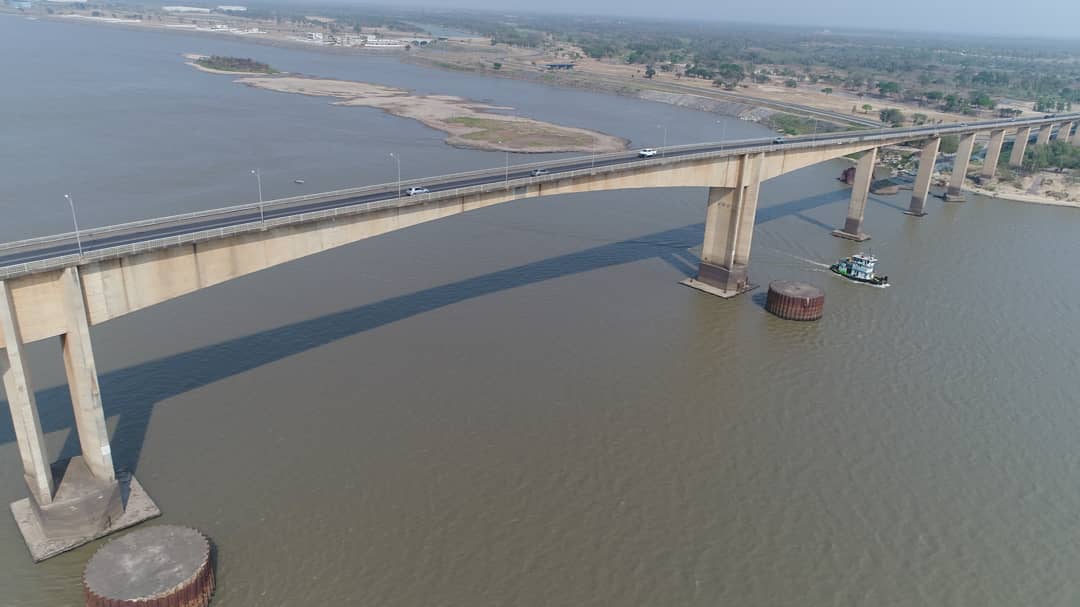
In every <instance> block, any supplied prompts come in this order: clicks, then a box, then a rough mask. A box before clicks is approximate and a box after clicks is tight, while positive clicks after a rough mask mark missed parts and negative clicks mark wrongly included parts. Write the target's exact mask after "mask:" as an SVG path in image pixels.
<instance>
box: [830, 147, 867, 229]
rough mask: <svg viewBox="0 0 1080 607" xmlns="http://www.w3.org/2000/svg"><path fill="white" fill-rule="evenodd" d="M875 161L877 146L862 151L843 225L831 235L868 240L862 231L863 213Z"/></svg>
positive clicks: (856, 167)
mask: <svg viewBox="0 0 1080 607" xmlns="http://www.w3.org/2000/svg"><path fill="white" fill-rule="evenodd" d="M876 163H877V148H873V149H870V150H867V151H865V152H863V155H862V156H859V162H858V164H856V165H855V182H854V183H853V184H852V185H851V201H850V202H849V203H848V211H847V217H846V218H845V219H844V227H842V228H838V229H836V230H833V232H832V235H833V236H837V237H839V238H847V239H848V240H854V241H856V242H862V241H864V240H870V236H869V235H868V234H866V233H865V232H863V231H862V224H863V215H864V214H865V212H866V200H867V199H868V198H869V197H870V183H871V182H872V181H873V180H874V165H875V164H876Z"/></svg>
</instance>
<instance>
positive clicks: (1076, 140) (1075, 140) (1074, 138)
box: [1070, 128, 1080, 145]
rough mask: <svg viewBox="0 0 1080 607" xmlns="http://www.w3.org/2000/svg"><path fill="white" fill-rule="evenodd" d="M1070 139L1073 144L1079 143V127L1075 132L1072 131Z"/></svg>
mask: <svg viewBox="0 0 1080 607" xmlns="http://www.w3.org/2000/svg"><path fill="white" fill-rule="evenodd" d="M1070 141H1072V144H1073V145H1080V128H1077V129H1076V132H1075V133H1073V135H1072V139H1070Z"/></svg>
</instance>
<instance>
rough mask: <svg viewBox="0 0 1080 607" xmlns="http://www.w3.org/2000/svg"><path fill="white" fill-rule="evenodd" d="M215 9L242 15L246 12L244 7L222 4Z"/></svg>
mask: <svg viewBox="0 0 1080 607" xmlns="http://www.w3.org/2000/svg"><path fill="white" fill-rule="evenodd" d="M217 9H218V10H219V11H223V12H226V13H243V12H246V11H247V7H246V6H235V5H232V4H223V5H221V6H219V7H217Z"/></svg>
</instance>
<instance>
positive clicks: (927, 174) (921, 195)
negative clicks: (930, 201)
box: [904, 137, 941, 217]
mask: <svg viewBox="0 0 1080 607" xmlns="http://www.w3.org/2000/svg"><path fill="white" fill-rule="evenodd" d="M940 147H941V138H940V137H933V138H931V139H930V140H929V141H927V142H926V145H924V146H923V149H922V152H920V153H919V174H918V175H916V176H915V187H914V188H913V189H912V191H911V205H910V206H908V210H906V211H904V212H905V213H907V214H908V215H914V216H915V217H922V216H924V215H926V197H927V196H929V195H930V179H931V178H933V176H934V166H935V165H936V164H937V155H938V149H939V148H940Z"/></svg>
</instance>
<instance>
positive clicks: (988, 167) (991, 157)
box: [979, 129, 1005, 179]
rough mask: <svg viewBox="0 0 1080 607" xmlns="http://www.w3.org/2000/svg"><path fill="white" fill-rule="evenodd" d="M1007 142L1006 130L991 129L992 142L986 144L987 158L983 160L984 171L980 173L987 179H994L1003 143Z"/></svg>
mask: <svg viewBox="0 0 1080 607" xmlns="http://www.w3.org/2000/svg"><path fill="white" fill-rule="evenodd" d="M1004 142H1005V130H1004V129H998V130H995V131H990V143H988V144H987V146H986V160H984V161H983V166H982V172H980V173H979V174H980V175H982V176H983V177H985V178H987V179H993V178H994V175H996V174H997V165H998V159H1000V158H1001V144H1002V143H1004Z"/></svg>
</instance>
